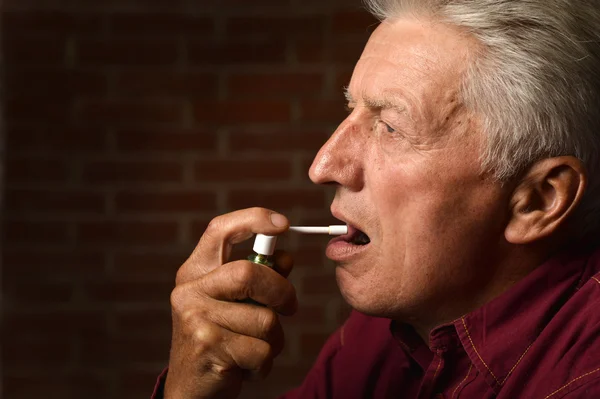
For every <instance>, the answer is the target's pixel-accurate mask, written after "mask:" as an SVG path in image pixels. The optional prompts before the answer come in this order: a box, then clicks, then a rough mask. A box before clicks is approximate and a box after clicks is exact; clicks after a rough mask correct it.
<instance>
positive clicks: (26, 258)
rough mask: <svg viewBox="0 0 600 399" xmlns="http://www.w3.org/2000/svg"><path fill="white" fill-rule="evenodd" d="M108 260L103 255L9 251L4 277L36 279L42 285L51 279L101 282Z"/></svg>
mask: <svg viewBox="0 0 600 399" xmlns="http://www.w3.org/2000/svg"><path fill="white" fill-rule="evenodd" d="M105 258H106V256H105V254H104V253H102V252H82V251H73V250H42V249H39V248H38V249H36V250H35V251H31V250H16V249H10V248H5V249H4V253H3V262H4V270H3V273H4V278H6V279H21V278H29V279H32V278H35V279H37V280H39V281H43V280H45V279H47V278H49V277H53V278H64V277H68V278H73V277H87V278H97V277H98V276H101V275H102V274H103V273H104V267H105V262H106V259H105Z"/></svg>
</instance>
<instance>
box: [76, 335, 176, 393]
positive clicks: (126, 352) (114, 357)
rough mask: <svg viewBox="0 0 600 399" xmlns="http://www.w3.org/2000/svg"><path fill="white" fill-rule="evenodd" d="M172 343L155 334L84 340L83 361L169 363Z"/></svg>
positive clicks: (91, 363)
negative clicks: (98, 340) (103, 339)
mask: <svg viewBox="0 0 600 399" xmlns="http://www.w3.org/2000/svg"><path fill="white" fill-rule="evenodd" d="M170 344H171V342H170V340H169V339H165V338H164V337H155V336H153V334H146V336H142V337H136V338H112V339H106V340H105V341H104V342H97V340H94V339H90V340H84V342H83V345H82V363H83V364H84V365H95V366H98V365H102V366H106V367H120V366H121V365H124V364H127V365H129V366H130V367H132V366H136V365H138V366H139V365H145V364H155V365H161V364H167V361H168V359H169V347H170ZM151 390H152V388H150V391H151Z"/></svg>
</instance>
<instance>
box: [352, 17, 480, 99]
mask: <svg viewBox="0 0 600 399" xmlns="http://www.w3.org/2000/svg"><path fill="white" fill-rule="evenodd" d="M473 46H474V43H473V41H472V39H470V38H468V37H467V36H466V35H463V34H461V33H460V32H459V31H458V30H457V29H456V28H453V27H450V26H447V25H444V24H441V23H437V24H436V23H433V22H429V21H425V20H417V19H396V20H386V21H384V22H383V23H382V24H380V25H379V27H378V28H377V29H376V30H375V31H374V32H373V34H372V35H371V38H370V39H369V41H368V43H367V45H366V47H365V49H364V51H363V53H362V55H361V58H360V60H359V61H358V63H357V65H356V68H355V71H354V74H353V76H352V80H351V82H350V86H349V91H350V94H351V95H352V96H353V98H355V100H359V99H360V98H378V97H388V96H390V95H392V94H395V97H396V98H398V97H403V98H404V99H405V100H406V102H408V104H407V105H408V108H413V107H414V106H415V105H416V104H419V105H427V104H424V103H427V102H433V103H435V102H439V101H444V98H447V97H453V98H454V97H456V93H457V92H458V89H459V88H460V83H461V77H462V75H463V74H464V72H465V70H466V66H467V56H468V54H469V50H470V49H471V48H473ZM411 103H412V104H411Z"/></svg>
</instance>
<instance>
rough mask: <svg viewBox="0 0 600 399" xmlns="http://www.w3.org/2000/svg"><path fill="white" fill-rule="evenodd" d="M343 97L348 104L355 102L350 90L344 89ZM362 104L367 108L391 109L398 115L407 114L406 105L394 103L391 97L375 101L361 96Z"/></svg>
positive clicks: (399, 102) (399, 101)
mask: <svg viewBox="0 0 600 399" xmlns="http://www.w3.org/2000/svg"><path fill="white" fill-rule="evenodd" d="M344 97H346V101H348V103H356V100H355V99H354V98H353V97H352V95H351V94H350V90H349V89H348V87H345V88H344ZM362 102H363V103H364V105H365V106H367V107H368V108H380V109H393V110H395V111H397V112H398V113H407V111H408V108H407V107H406V105H404V104H402V102H403V101H401V100H396V101H394V99H393V97H392V98H389V97H388V98H384V99H382V100H377V99H374V98H370V97H366V96H363V101H362Z"/></svg>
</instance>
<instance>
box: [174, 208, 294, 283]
mask: <svg viewBox="0 0 600 399" xmlns="http://www.w3.org/2000/svg"><path fill="white" fill-rule="evenodd" d="M288 227H289V221H288V219H287V218H286V217H285V216H283V215H281V214H279V213H277V212H275V211H272V210H269V209H265V208H250V209H243V210H239V211H235V212H231V213H227V214H225V215H221V216H218V217H216V218H214V219H213V220H212V221H211V222H210V223H209V225H208V227H207V228H206V230H205V231H204V234H203V235H202V237H201V238H200V241H199V242H198V245H196V248H195V249H194V251H193V252H192V254H191V255H190V257H189V258H188V259H187V260H186V261H185V263H184V264H183V266H181V268H180V269H179V271H178V272H177V284H181V283H185V282H188V281H191V280H194V279H197V278H200V277H202V276H204V275H205V274H207V273H209V272H211V271H212V270H214V269H215V268H216V267H219V266H221V265H222V264H224V263H226V262H227V261H228V259H229V255H230V254H231V249H232V247H233V245H235V244H239V243H240V242H242V241H245V240H247V239H249V238H251V237H252V236H253V235H254V234H258V233H261V234H267V235H278V234H281V233H283V232H284V231H286V230H287V229H288Z"/></svg>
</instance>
